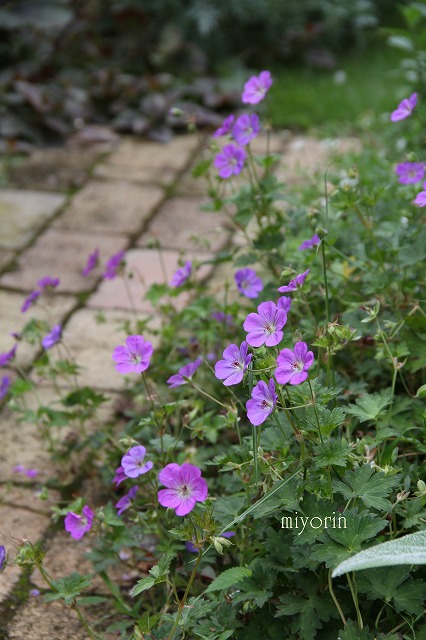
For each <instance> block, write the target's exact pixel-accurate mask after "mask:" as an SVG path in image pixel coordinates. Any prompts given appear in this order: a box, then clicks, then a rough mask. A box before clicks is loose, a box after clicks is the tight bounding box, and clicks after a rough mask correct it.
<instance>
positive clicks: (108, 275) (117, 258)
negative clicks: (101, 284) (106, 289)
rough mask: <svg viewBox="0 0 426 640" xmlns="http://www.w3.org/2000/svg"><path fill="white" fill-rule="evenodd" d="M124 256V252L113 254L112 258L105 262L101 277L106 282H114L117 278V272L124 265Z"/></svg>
mask: <svg viewBox="0 0 426 640" xmlns="http://www.w3.org/2000/svg"><path fill="white" fill-rule="evenodd" d="M125 255H126V252H125V251H119V252H118V253H114V255H113V256H111V257H110V259H109V260H108V261H107V263H106V265H105V271H104V272H103V274H102V277H103V278H105V279H106V280H114V278H115V277H116V276H117V274H118V272H119V271H120V269H121V268H122V266H123V265H124V256H125Z"/></svg>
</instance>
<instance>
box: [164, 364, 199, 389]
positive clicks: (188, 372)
mask: <svg viewBox="0 0 426 640" xmlns="http://www.w3.org/2000/svg"><path fill="white" fill-rule="evenodd" d="M202 362H203V361H202V359H201V358H197V359H196V360H195V362H189V363H188V364H186V365H185V366H184V367H181V368H180V369H179V371H178V373H175V374H174V375H173V376H170V378H169V379H168V380H167V384H168V385H169V387H170V389H174V388H175V387H180V386H181V385H182V384H187V383H188V382H189V380H191V379H192V376H193V375H194V373H195V372H196V370H197V369H198V367H199V366H200V364H201V363H202Z"/></svg>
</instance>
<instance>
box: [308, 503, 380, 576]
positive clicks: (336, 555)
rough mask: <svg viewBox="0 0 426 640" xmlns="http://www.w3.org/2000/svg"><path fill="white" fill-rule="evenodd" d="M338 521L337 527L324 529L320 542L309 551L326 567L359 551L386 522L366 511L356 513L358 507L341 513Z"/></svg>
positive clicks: (333, 565) (332, 565)
mask: <svg viewBox="0 0 426 640" xmlns="http://www.w3.org/2000/svg"><path fill="white" fill-rule="evenodd" d="M341 518H344V520H341ZM338 523H339V526H338V527H336V528H331V527H328V528H327V529H326V530H325V531H324V533H323V535H322V536H321V538H320V543H319V544H317V545H316V546H315V547H314V548H313V550H312V552H311V556H312V558H314V559H315V560H319V561H320V562H325V563H326V566H327V567H328V568H330V567H335V566H336V565H337V564H339V563H340V562H343V561H344V560H346V559H347V558H349V556H350V555H351V554H353V553H354V552H357V551H360V550H361V545H362V544H363V543H364V542H365V541H366V540H369V539H370V538H372V537H373V536H375V535H377V534H378V533H379V531H381V530H382V529H384V527H386V524H387V523H386V521H384V520H381V519H380V518H378V517H377V516H375V515H374V514H372V513H368V512H367V511H362V512H361V513H358V509H350V510H349V511H345V512H344V513H342V514H341V516H340V517H339V521H338Z"/></svg>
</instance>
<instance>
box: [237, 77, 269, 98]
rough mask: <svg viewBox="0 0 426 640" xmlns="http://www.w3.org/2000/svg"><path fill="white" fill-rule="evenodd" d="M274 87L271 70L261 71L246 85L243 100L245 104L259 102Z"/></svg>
mask: <svg viewBox="0 0 426 640" xmlns="http://www.w3.org/2000/svg"><path fill="white" fill-rule="evenodd" d="M271 87H272V78H271V73H270V71H261V73H260V74H259V75H258V76H252V77H251V78H249V79H248V80H247V82H246V83H245V85H244V91H243V95H242V96H241V100H242V102H244V103H245V104H258V103H259V102H261V101H262V100H263V98H264V97H265V96H266V94H267V92H268V90H269V89H270V88H271Z"/></svg>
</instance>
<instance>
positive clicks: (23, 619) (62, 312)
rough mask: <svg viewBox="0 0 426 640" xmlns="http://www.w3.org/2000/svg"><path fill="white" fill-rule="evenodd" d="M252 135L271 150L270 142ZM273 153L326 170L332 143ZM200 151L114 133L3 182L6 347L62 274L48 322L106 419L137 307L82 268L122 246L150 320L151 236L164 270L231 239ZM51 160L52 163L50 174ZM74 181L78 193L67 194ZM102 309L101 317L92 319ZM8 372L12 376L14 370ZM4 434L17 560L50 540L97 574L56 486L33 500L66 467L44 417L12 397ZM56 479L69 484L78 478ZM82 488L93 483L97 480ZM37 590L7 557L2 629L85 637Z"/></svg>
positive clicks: (56, 571)
mask: <svg viewBox="0 0 426 640" xmlns="http://www.w3.org/2000/svg"><path fill="white" fill-rule="evenodd" d="M256 144H257V146H259V145H260V148H259V151H261V152H263V153H264V152H265V150H264V148H263V149H262V148H261V147H262V144H263V145H264V141H263V142H262V141H259V142H257V143H256ZM272 149H273V151H274V152H276V153H279V154H283V159H282V161H281V163H280V165H279V167H278V174H279V175H280V177H283V178H285V180H286V182H288V181H291V180H292V181H295V180H297V179H298V178H297V177H298V175H299V169H300V168H304V169H309V170H311V171H312V170H314V169H316V168H319V169H320V170H321V172H323V171H324V169H325V167H326V164H327V158H328V154H329V150H330V149H329V147H328V146H327V145H326V144H324V143H319V142H318V141H316V140H314V139H310V138H292V137H289V136H288V135H287V136H286V135H282V134H274V135H273V137H272ZM199 151H200V148H199V141H198V139H197V138H196V137H195V136H184V137H176V138H175V139H174V140H173V141H172V142H171V143H170V144H168V145H165V146H164V145H160V144H156V143H152V142H144V141H135V140H133V139H120V140H118V141H117V142H115V143H114V144H112V145H111V147H108V148H102V147H101V148H96V147H92V148H91V149H90V150H89V151H84V150H83V151H82V150H80V149H77V150H76V149H70V150H68V151H65V152H63V151H62V152H61V151H47V152H37V153H36V154H35V156H34V157H33V158H32V159H30V160H29V161H28V162H27V163H26V164H24V166H23V167H21V168H20V167H17V168H15V169H14V170H13V172H12V182H14V183H15V185H17V187H18V188H15V189H3V190H0V353H1V352H4V351H7V350H9V349H10V348H11V347H12V345H13V339H12V338H11V337H10V336H9V333H10V332H11V331H19V329H20V328H21V327H22V326H23V325H24V324H25V323H26V322H27V320H28V317H31V316H36V317H42V316H43V310H42V309H40V308H39V307H37V306H35V307H34V308H32V309H31V311H29V312H28V313H27V314H26V315H23V314H21V312H20V307H21V304H22V301H23V299H24V297H25V296H26V295H27V294H28V293H29V292H30V291H32V290H33V289H34V288H35V285H36V282H37V280H39V279H40V278H42V277H43V276H46V275H51V276H55V277H59V278H60V280H61V284H60V287H59V288H58V290H57V293H55V295H54V297H53V299H52V303H51V308H50V323H51V326H53V324H56V323H62V324H63V325H64V342H65V343H66V344H67V345H68V347H69V348H70V350H71V352H72V353H73V354H74V356H75V358H76V360H77V362H78V364H79V365H80V366H81V367H82V372H81V375H80V383H81V384H87V385H91V386H93V387H94V388H96V389H98V390H101V391H107V392H108V394H109V396H110V397H111V399H112V400H111V402H109V403H108V405H107V408H106V409H103V410H102V412H101V415H100V416H99V420H98V427H99V425H100V424H102V421H104V423H106V422H107V421H108V420H110V419H111V418H112V415H113V410H114V399H116V398H117V396H118V394H119V392H120V390H121V389H122V388H123V384H124V382H123V376H120V375H117V373H116V371H115V369H114V364H113V362H112V360H111V345H113V346H114V345H116V344H119V343H120V340H122V339H123V337H124V334H123V330H122V324H123V321H126V320H130V319H132V317H133V316H132V313H133V312H132V309H131V305H130V302H129V298H128V296H127V295H125V291H123V284H122V282H121V281H120V279H119V278H117V279H116V280H109V281H108V280H104V281H102V279H100V278H99V277H98V276H96V275H91V276H89V277H88V278H86V279H85V278H83V277H82V276H81V270H82V268H83V267H84V265H85V261H86V257H87V256H88V254H89V253H91V252H92V251H93V250H94V249H95V248H96V247H98V248H99V250H100V254H101V257H102V259H103V261H105V259H107V258H108V257H109V256H111V255H112V254H113V253H116V252H117V251H119V250H122V249H126V251H127V253H126V260H127V264H128V266H129V267H130V268H131V269H132V271H133V272H134V273H135V274H137V277H134V278H133V279H132V280H131V281H129V282H130V287H131V290H132V296H133V298H134V300H135V306H136V308H137V312H138V318H142V319H143V318H144V317H148V316H149V313H150V311H151V307H150V305H149V303H147V301H144V300H143V294H144V291H145V289H146V288H147V287H149V286H150V285H151V284H152V283H153V282H161V281H163V279H164V276H163V271H162V265H161V261H160V256H159V251H158V249H155V248H150V247H152V244H153V243H152V240H160V242H161V245H162V247H163V250H162V254H163V260H164V266H165V269H166V272H167V277H168V278H170V276H171V275H172V273H173V272H174V270H175V269H176V267H177V265H178V259H179V257H180V255H181V252H182V251H184V252H185V253H186V254H187V255H188V256H189V257H192V258H195V259H197V260H200V261H202V260H203V259H206V258H209V257H211V255H212V254H213V253H214V252H217V251H219V250H220V249H222V248H223V247H224V246H225V245H226V244H227V243H229V242H230V228H229V226H228V225H227V222H226V220H225V219H224V218H223V217H222V216H221V215H218V214H215V213H207V212H205V213H204V212H200V210H199V206H200V204H201V203H202V202H203V201H205V200H206V198H205V197H204V196H203V193H204V192H205V191H204V185H203V184H202V181H194V180H193V179H192V177H191V166H193V164H194V162H195V160H196V158H197V156H198V154H199ZM284 152H285V153H284ZM43 163H44V164H45V165H46V166H47V167H48V171H47V172H46V171H45V173H44V174H43V171H42V169H41V168H42V167H43V166H44V165H43ZM70 187H71V188H72V189H75V187H78V188H79V190H77V191H74V193H72V191H70ZM194 234H195V235H198V236H199V237H200V239H201V242H199V243H198V244H197V245H194V243H193V241H192V240H191V236H193V235H194ZM205 241H208V243H209V246H208V247H207V248H206V244H205ZM210 269H211V268H210V267H209V268H208V267H207V266H205V267H203V268H202V270H201V271H200V277H207V276H209V275H211V272H210ZM215 277H216V279H218V278H219V282H221V283H222V284H223V273H222V272H220V274H219V273H218V274H216V276H215V275H214V274H213V278H212V279H211V283H212V285H211V286H214V282H215ZM82 294H84V296H83V297H82ZM82 300H83V301H84V302H82ZM99 312H102V314H103V316H104V318H105V320H106V322H103V323H99V322H97V317H98V315H99ZM36 352H37V350H36V348H31V347H29V346H28V347H27V346H25V345H21V346H20V348H19V349H18V356H17V364H18V365H19V367H21V368H26V367H30V366H31V362H32V360H33V359H34V357H35V356H36ZM0 373H1V375H5V374H6V373H7V374H8V375H10V376H11V377H12V378H13V377H14V375H15V374H14V373H13V371H10V372H9V371H7V369H2V370H1V371H0ZM38 395H39V397H40V398H41V399H42V400H45V399H49V398H52V397H53V396H54V392H53V390H52V388H50V387H49V385H48V384H47V383H46V382H43V381H41V382H40V385H39V388H38ZM30 403H31V400H30ZM0 438H1V445H2V446H1V449H0V544H3V545H4V546H5V547H6V548H7V549H8V550H9V552H10V555H11V556H12V557H13V555H14V549H16V539H21V538H26V539H29V540H30V541H31V542H33V543H35V542H37V541H38V540H43V541H44V547H45V548H47V549H49V551H48V554H47V557H46V565H47V566H48V568H50V569H51V571H52V574H53V575H54V577H63V576H64V575H67V574H68V573H70V572H71V571H75V570H80V571H83V572H84V570H85V569H87V570H88V571H90V565H89V564H88V562H87V560H85V559H84V558H83V556H84V552H85V551H87V549H88V543H86V541H85V539H83V540H82V541H80V542H76V541H73V540H71V539H70V537H69V536H68V534H66V533H65V532H64V531H59V532H58V531H57V530H56V529H55V528H52V525H51V520H50V511H49V509H50V506H51V505H52V504H54V503H55V500H56V499H57V498H58V496H59V494H58V492H57V491H54V490H49V499H48V500H47V501H41V500H40V499H38V498H36V497H35V493H36V492H37V490H38V489H39V488H40V486H41V485H43V483H44V482H46V481H48V480H49V479H50V478H52V477H54V476H55V475H56V477H57V473H58V469H57V468H54V467H53V466H52V464H51V463H50V462H49V460H50V457H49V455H48V453H47V452H46V450H45V448H44V445H43V442H42V441H41V440H40V437H39V434H38V427H37V426H35V425H33V424H26V423H19V422H18V421H17V419H16V415H15V414H14V413H13V412H12V411H11V410H10V409H9V408H7V407H5V406H4V407H3V409H2V410H1V412H0ZM17 464H22V465H24V466H25V467H26V468H31V467H35V468H37V469H39V470H40V473H39V475H38V476H37V478H35V479H34V480H30V479H27V478H26V477H25V476H22V475H17V474H16V473H15V474H14V473H13V472H12V468H13V467H14V466H15V465H17ZM23 478H24V479H23ZM61 481H62V482H63V483H67V482H69V481H70V478H68V477H62V478H61ZM89 484H90V482H89ZM87 491H89V492H90V491H96V489H95V488H93V487H90V486H89V487H86V489H85V494H87ZM36 586H40V587H43V586H44V585H43V583H42V581H41V579H40V576H38V575H35V574H33V575H32V576H28V575H26V574H23V573H22V572H21V570H20V569H19V568H18V567H16V566H8V567H7V570H6V571H5V572H4V573H2V574H1V575H0V639H4V640H8V639H10V640H12V639H13V640H15V639H16V640H20V639H23V638H26V639H29V640H32V638H37V639H39V638H48V639H49V640H63V638H64V637H68V638H71V639H82V640H85V638H86V634H85V632H84V630H83V629H82V627H81V626H80V623H79V622H78V620H77V618H76V616H75V614H74V613H73V612H72V611H69V610H67V609H66V608H65V607H63V606H62V604H61V603H55V604H50V605H46V604H43V602H42V601H41V598H40V597H34V596H31V595H30V589H32V588H34V587H36ZM131 586H132V585H131V584H129V588H130V587H131ZM94 590H95V591H96V592H97V593H99V592H102V585H100V584H98V583H96V584H94ZM112 637H113V636H111V638H112ZM115 637H116V636H115Z"/></svg>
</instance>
